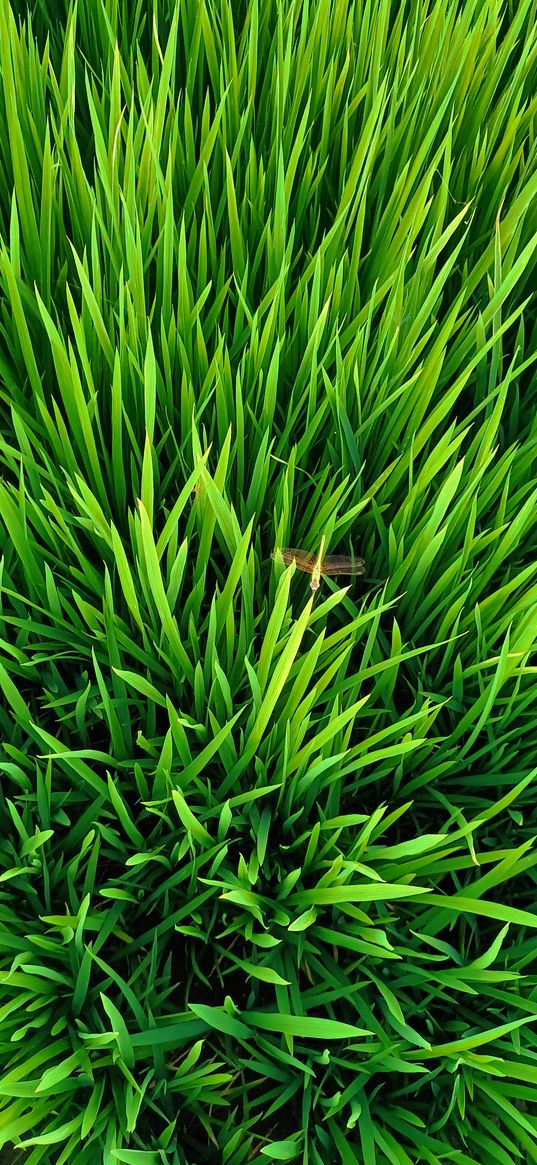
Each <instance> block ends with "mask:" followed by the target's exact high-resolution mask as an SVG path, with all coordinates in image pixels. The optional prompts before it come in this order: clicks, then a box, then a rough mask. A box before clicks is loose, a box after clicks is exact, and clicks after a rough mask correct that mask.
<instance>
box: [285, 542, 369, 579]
mask: <svg viewBox="0 0 537 1165" xmlns="http://www.w3.org/2000/svg"><path fill="white" fill-rule="evenodd" d="M325 543H326V538H325V536H324V534H323V537H322V538H321V547H320V550H319V553H318V554H317V555H315V554H308V552H307V551H306V550H295V549H294V548H293V547H291V546H283V547H282V548H281V549H278V550H273V551H272V558H273V559H275V561H276V562H283V563H284V565H285V566H290V564H291V563H292V562H294V564H295V566H296V568H297V570H303V571H304V572H305V573H306V574H311V582H310V587H311V589H312V591H318V590H319V586H320V583H321V576H322V575H323V574H325V575H334V574H365V562H364V559H363V558H348V557H347V556H346V555H344V554H327V555H326V556H325V553H324V548H325Z"/></svg>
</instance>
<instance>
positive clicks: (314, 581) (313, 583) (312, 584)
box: [310, 578, 319, 591]
mask: <svg viewBox="0 0 537 1165" xmlns="http://www.w3.org/2000/svg"><path fill="white" fill-rule="evenodd" d="M310 587H311V589H312V591H318V590H319V579H318V578H312V580H311V582H310Z"/></svg>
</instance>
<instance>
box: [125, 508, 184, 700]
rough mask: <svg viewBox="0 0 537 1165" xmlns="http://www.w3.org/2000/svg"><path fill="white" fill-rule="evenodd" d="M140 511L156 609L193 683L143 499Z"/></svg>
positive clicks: (172, 647) (182, 670)
mask: <svg viewBox="0 0 537 1165" xmlns="http://www.w3.org/2000/svg"><path fill="white" fill-rule="evenodd" d="M138 512H139V515H140V525H141V535H142V550H143V557H144V565H145V568H146V571H147V577H148V581H149V586H150V589H151V594H152V596H153V599H154V602H155V606H156V610H157V612H158V616H159V618H160V620H161V622H162V629H163V631H164V634H165V636H166V638H167V640H168V642H169V644H170V648H171V650H172V653H173V655H174V656H175V659H176V661H177V664H178V666H179V669H180V673H181V674H183V675H185V676H186V677H187V679H188V680H189V681H190V682H191V683H193V681H194V668H193V666H192V663H191V662H190V659H189V658H188V655H187V652H186V651H185V648H184V646H183V643H182V641H181V637H180V635H179V629H178V627H177V622H176V620H175V618H174V617H173V615H172V613H171V610H170V606H169V603H168V599H167V597H166V588H165V586H164V581H163V578H162V574H161V570H160V562H159V558H158V554H157V549H156V546H155V543H154V540H153V532H152V529H151V524H150V521H149V517H148V515H147V511H146V509H145V507H144V505H143V503H142V501H141V500H139V501H138Z"/></svg>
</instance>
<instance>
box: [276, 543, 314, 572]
mask: <svg viewBox="0 0 537 1165" xmlns="http://www.w3.org/2000/svg"><path fill="white" fill-rule="evenodd" d="M272 557H273V558H274V559H275V560H276V562H283V563H285V566H289V565H290V564H291V562H295V563H296V567H297V570H305V571H306V572H307V573H308V574H311V573H312V571H313V568H314V566H315V562H316V559H315V555H313V554H308V553H307V551H306V550H298V549H296V548H295V547H293V546H282V547H281V549H280V548H279V549H278V550H273V551H272Z"/></svg>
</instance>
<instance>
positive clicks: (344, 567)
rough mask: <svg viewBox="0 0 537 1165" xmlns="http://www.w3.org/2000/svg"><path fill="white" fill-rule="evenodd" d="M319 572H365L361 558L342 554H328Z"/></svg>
mask: <svg viewBox="0 0 537 1165" xmlns="http://www.w3.org/2000/svg"><path fill="white" fill-rule="evenodd" d="M321 574H329V575H332V574H365V562H364V560H363V558H348V557H347V556H346V555H344V554H329V555H328V556H327V557H326V558H325V559H324V560H323V564H322V567H321Z"/></svg>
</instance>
